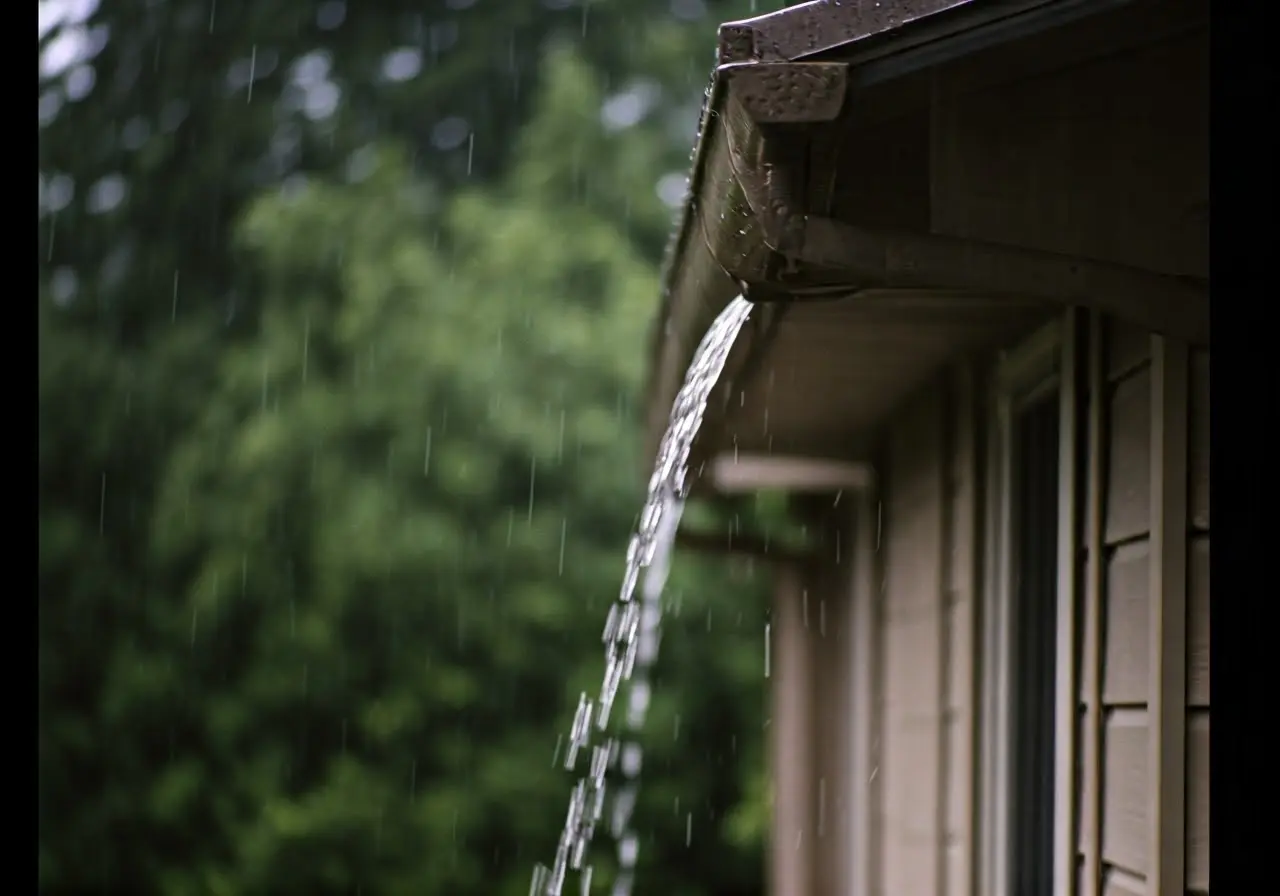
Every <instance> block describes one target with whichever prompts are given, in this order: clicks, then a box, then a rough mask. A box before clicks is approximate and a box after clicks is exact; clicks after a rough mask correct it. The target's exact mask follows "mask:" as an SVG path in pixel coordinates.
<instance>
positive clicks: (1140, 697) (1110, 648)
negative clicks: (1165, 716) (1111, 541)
mask: <svg viewBox="0 0 1280 896" xmlns="http://www.w3.org/2000/svg"><path fill="white" fill-rule="evenodd" d="M1149 548H1150V546H1149V544H1148V542H1147V541H1146V540H1145V539H1144V540H1142V541H1138V542H1131V543H1129V544H1126V545H1122V546H1121V547H1119V548H1117V549H1116V550H1114V551H1113V552H1112V554H1111V559H1110V561H1109V562H1108V564H1107V591H1106V594H1107V597H1106V604H1107V609H1106V629H1105V631H1104V633H1103V640H1104V644H1105V648H1104V651H1103V657H1104V659H1103V685H1102V687H1103V690H1102V699H1103V701H1104V702H1106V703H1109V704H1125V705H1135V704H1145V703H1146V702H1147V695H1148V692H1149V690H1150V688H1149V684H1148V680H1149V675H1150V663H1149V659H1148V654H1149V652H1150V649H1149V645H1150V640H1151V638H1150V634H1149V628H1148V625H1149V622H1150V613H1149V609H1148V608H1149V607H1150V604H1151V596H1150V588H1149V587H1148V582H1149V581H1150V578H1151V569H1150V556H1149V554H1150V550H1149Z"/></svg>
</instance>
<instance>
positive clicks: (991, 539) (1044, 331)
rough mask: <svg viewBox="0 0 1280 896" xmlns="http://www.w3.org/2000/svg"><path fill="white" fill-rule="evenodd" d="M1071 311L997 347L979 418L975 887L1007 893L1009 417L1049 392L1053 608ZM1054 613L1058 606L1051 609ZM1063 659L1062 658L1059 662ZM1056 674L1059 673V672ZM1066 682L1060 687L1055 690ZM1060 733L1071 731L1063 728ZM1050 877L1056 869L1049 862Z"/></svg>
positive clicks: (1059, 785)
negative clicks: (1053, 431) (1054, 470)
mask: <svg viewBox="0 0 1280 896" xmlns="http://www.w3.org/2000/svg"><path fill="white" fill-rule="evenodd" d="M1073 337H1074V318H1073V316H1072V314H1071V313H1070V312H1068V313H1067V314H1065V315H1062V316H1060V317H1058V318H1055V319H1054V320H1052V321H1050V322H1049V323H1048V324H1046V325H1045V326H1043V327H1041V328H1040V329H1039V330H1037V331H1035V332H1034V333H1032V334H1031V335H1030V336H1029V337H1027V338H1026V339H1025V340H1024V341H1022V342H1021V343H1019V344H1018V345H1016V346H1015V347H1013V348H1011V349H1008V350H1006V351H1002V352H999V353H998V355H997V357H996V363H995V365H994V370H993V372H992V377H991V393H990V394H991V396H992V402H991V407H990V413H989V419H988V421H987V431H988V440H987V452H986V459H985V466H986V474H987V475H986V479H987V485H986V495H985V498H986V508H985V513H984V516H985V521H984V530H985V535H986V550H985V552H984V553H985V556H984V573H985V574H984V575H983V579H982V583H983V585H982V619H981V633H980V638H981V646H982V650H981V653H980V663H981V673H980V681H979V686H980V694H979V698H980V699H979V706H980V722H979V741H980V751H979V760H980V768H979V769H978V773H979V774H978V776H979V789H978V794H979V803H980V806H979V819H978V820H979V825H980V856H979V883H980V892H983V893H990V894H993V896H1014V894H1013V893H1012V891H1011V889H1010V888H1011V885H1012V872H1013V863H1012V862H1013V849H1012V844H1013V838H1012V830H1011V824H1012V822H1013V819H1012V813H1013V808H1014V806H1013V799H1014V781H1013V778H1014V774H1015V765H1014V762H1013V761H1012V760H1013V756H1014V748H1015V744H1014V737H1015V733H1016V730H1017V728H1016V725H1017V721H1018V720H1017V719H1016V716H1015V703H1016V700H1015V696H1014V694H1013V692H1012V689H1011V687H1010V685H1011V683H1012V681H1013V675H1014V673H1015V669H1014V663H1015V656H1016V654H1015V649H1016V644H1017V639H1018V636H1019V631H1018V624H1017V623H1018V621H1017V619H1016V617H1015V612H1014V609H1015V608H1014V600H1015V597H1016V595H1015V594H1014V589H1013V577H1014V574H1015V570H1016V569H1017V563H1018V557H1017V555H1016V547H1017V544H1016V540H1015V538H1014V532H1016V531H1017V529H1016V526H1017V521H1016V520H1015V519H1014V517H1015V515H1016V510H1015V507H1016V501H1015V500H1014V499H1015V497H1016V495H1015V493H1014V482H1015V476H1016V471H1017V464H1018V458H1017V456H1016V453H1017V452H1016V448H1015V446H1016V430H1015V422H1016V418H1017V415H1018V413H1019V412H1020V411H1023V410H1025V409H1027V408H1028V407H1030V406H1031V405H1033V404H1035V403H1037V402H1039V401H1040V400H1042V399H1044V398H1046V397H1048V396H1049V395H1052V394H1054V393H1056V394H1057V397H1058V405H1059V409H1060V412H1061V416H1060V425H1059V431H1058V438H1059V450H1058V466H1059V477H1058V481H1059V486H1060V504H1059V508H1058V517H1059V538H1058V546H1059V547H1058V558H1057V566H1058V569H1057V570H1056V576H1055V578H1056V582H1057V585H1056V588H1055V591H1056V592H1057V594H1056V600H1055V607H1057V608H1060V607H1061V606H1062V605H1063V594H1062V591H1063V589H1064V587H1065V588H1067V589H1068V590H1072V589H1073V588H1074V586H1073V585H1072V584H1071V581H1072V580H1071V579H1070V577H1064V576H1063V574H1062V571H1063V568H1064V566H1069V565H1070V561H1071V560H1072V559H1073V557H1074V555H1073V553H1071V552H1067V553H1066V554H1065V555H1064V551H1063V546H1064V542H1063V538H1062V530H1063V525H1064V524H1063V519H1064V512H1065V513H1066V514H1067V515H1068V516H1073V514H1074V508H1073V506H1063V504H1062V503H1061V499H1062V498H1063V497H1065V496H1067V495H1069V492H1063V491H1061V489H1062V488H1064V487H1066V484H1067V483H1068V481H1069V477H1068V476H1066V475H1064V474H1063V471H1064V470H1069V469H1071V468H1072V466H1073V465H1074V463H1075V446H1074V439H1075V435H1074V433H1075V427H1074V426H1073V425H1064V424H1068V423H1069V421H1072V420H1074V416H1073V415H1074V402H1075V388H1074V382H1073V376H1074V363H1073V359H1072V353H1073V351H1074V349H1073V346H1074V343H1075V340H1074V338H1073ZM1055 613H1056V616H1057V618H1058V619H1059V626H1060V620H1061V612H1060V609H1059V610H1056V611H1055ZM1061 634H1062V632H1061V631H1059V632H1058V639H1057V640H1058V645H1057V653H1058V654H1059V656H1057V658H1056V662H1055V672H1054V677H1055V682H1054V694H1055V720H1054V721H1055V733H1054V740H1055V760H1054V764H1055V773H1054V799H1055V811H1054V822H1053V824H1054V833H1053V838H1054V863H1055V865H1056V864H1057V863H1058V862H1059V861H1060V856H1059V853H1060V850H1059V844H1058V841H1059V840H1060V839H1061V835H1060V834H1061V832H1060V831H1059V830H1058V827H1059V824H1060V819H1059V817H1058V816H1059V814H1060V813H1059V811H1058V805H1057V804H1058V803H1061V802H1062V800H1063V799H1064V797H1065V796H1066V795H1065V794H1064V793H1062V790H1063V781H1062V776H1061V764H1060V760H1061V757H1060V756H1059V755H1058V754H1060V753H1063V751H1064V750H1065V751H1066V752H1067V753H1068V755H1069V754H1070V751H1071V742H1070V740H1068V741H1067V742H1066V743H1065V744H1064V742H1063V735H1064V731H1063V730H1062V725H1061V722H1062V719H1061V713H1060V712H1058V711H1057V709H1056V707H1057V706H1059V705H1060V704H1062V702H1063V694H1064V693H1066V694H1068V695H1069V694H1071V693H1072V692H1073V691H1072V685H1071V683H1070V681H1069V680H1066V679H1069V677H1070V676H1069V672H1070V669H1071V655H1070V654H1068V655H1067V656H1066V657H1063V656H1062V655H1061V654H1062V653H1063V650H1062V648H1063V646H1064V645H1063V644H1062V640H1063V639H1062V637H1061ZM1064 660H1065V662H1064ZM1064 673H1066V674H1065V675H1064ZM1064 689H1065V691H1064ZM1065 733H1066V735H1067V736H1068V737H1070V736H1071V732H1070V731H1069V730H1068V731H1066V732H1065ZM1054 874H1055V880H1056V879H1057V877H1056V875H1057V869H1056V868H1055V869H1054Z"/></svg>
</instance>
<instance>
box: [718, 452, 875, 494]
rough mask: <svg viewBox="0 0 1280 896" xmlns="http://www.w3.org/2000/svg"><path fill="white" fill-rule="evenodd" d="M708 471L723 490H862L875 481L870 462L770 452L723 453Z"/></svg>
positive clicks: (809, 491)
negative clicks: (786, 455) (754, 453)
mask: <svg viewBox="0 0 1280 896" xmlns="http://www.w3.org/2000/svg"><path fill="white" fill-rule="evenodd" d="M707 475H708V477H709V479H710V482H711V486H712V487H713V488H714V489H715V490H716V491H718V492H722V493H733V492H750V491H762V490H765V489H775V490H778V491H787V492H805V493H813V492H837V491H860V490H862V489H866V488H870V487H871V486H872V485H873V484H874V483H875V470H874V469H873V468H872V466H871V465H870V464H866V463H856V462H850V461H840V460H820V459H814V458H801V457H781V456H770V455H748V454H722V455H720V456H719V457H716V458H714V459H713V460H712V461H711V464H710V469H709V471H708V474H707Z"/></svg>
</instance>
